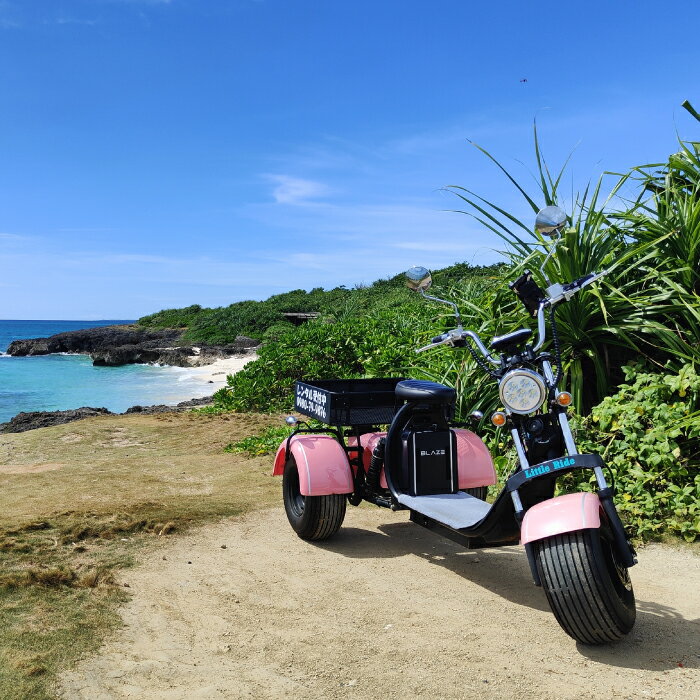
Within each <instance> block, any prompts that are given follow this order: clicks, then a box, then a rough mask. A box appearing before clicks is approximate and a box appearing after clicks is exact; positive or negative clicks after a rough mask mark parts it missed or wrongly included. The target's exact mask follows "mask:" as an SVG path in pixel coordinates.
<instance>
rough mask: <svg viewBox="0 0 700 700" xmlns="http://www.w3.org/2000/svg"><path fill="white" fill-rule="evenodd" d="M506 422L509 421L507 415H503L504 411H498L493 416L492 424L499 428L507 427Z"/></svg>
mask: <svg viewBox="0 0 700 700" xmlns="http://www.w3.org/2000/svg"><path fill="white" fill-rule="evenodd" d="M506 420H507V418H506V414H505V413H503V411H496V413H494V414H493V415H492V416H491V422H492V423H493V424H494V425H495V426H496V427H497V428H500V427H501V426H503V425H505V424H506Z"/></svg>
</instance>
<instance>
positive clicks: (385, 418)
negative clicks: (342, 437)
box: [294, 378, 402, 426]
mask: <svg viewBox="0 0 700 700" xmlns="http://www.w3.org/2000/svg"><path fill="white" fill-rule="evenodd" d="M400 381H402V379H401V378H393V379H318V380H316V379H312V380H309V381H307V382H297V383H296V386H295V389H294V408H295V409H296V410H297V411H298V412H299V413H303V414H304V415H305V416H309V417H310V418H316V419H317V420H320V421H321V422H323V423H327V424H328V425H347V426H350V425H376V424H381V423H391V420H392V419H393V417H394V414H395V413H396V411H397V409H398V405H397V402H396V396H395V394H394V390H395V389H396V385H397V384H398V383H399V382H400Z"/></svg>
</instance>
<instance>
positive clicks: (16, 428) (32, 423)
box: [0, 396, 214, 433]
mask: <svg viewBox="0 0 700 700" xmlns="http://www.w3.org/2000/svg"><path fill="white" fill-rule="evenodd" d="M213 398H214V397H213V396H204V397H202V398H199V399H189V400H187V401H181V402H180V403H179V404H177V405H175V406H166V405H165V404H157V405H155V406H132V407H131V408H127V409H126V411H124V413H114V412H113V411H110V410H109V409H107V408H93V407H92V406H81V407H80V408H73V409H69V410H67V411H28V412H25V411H22V412H21V413H18V414H17V415H16V416H14V417H13V418H11V419H10V420H9V421H8V422H7V423H0V433H24V432H26V431H27V430H37V429H38V428H49V427H51V426H52V425H63V424H64V423H72V422H73V421H76V420H82V419H83V418H93V417H95V416H126V415H129V414H132V413H138V414H140V415H150V414H153V413H173V412H179V411H187V410H189V409H190V408H196V407H197V406H207V405H209V404H210V403H211V402H212V400H213Z"/></svg>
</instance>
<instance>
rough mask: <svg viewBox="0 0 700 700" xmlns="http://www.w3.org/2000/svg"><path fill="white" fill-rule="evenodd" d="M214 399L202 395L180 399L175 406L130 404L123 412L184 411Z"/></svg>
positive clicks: (148, 413)
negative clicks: (184, 399)
mask: <svg viewBox="0 0 700 700" xmlns="http://www.w3.org/2000/svg"><path fill="white" fill-rule="evenodd" d="M213 400H214V397H213V396H203V397H202V398H199V399H189V400H188V401H180V403H179V404H177V406H166V405H165V404H158V405H156V406H132V407H131V408H127V409H126V411H124V413H125V414H130V413H140V414H141V415H151V414H153V413H173V412H178V411H185V410H187V409H188V408H196V407H197V406H207V405H209V404H210V403H212V401H213Z"/></svg>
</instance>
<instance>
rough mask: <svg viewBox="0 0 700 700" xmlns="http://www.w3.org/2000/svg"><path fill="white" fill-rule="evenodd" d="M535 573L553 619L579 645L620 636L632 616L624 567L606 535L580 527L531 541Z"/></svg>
mask: <svg viewBox="0 0 700 700" xmlns="http://www.w3.org/2000/svg"><path fill="white" fill-rule="evenodd" d="M534 549H535V557H536V561H537V571H538V572H539V575H540V579H541V581H542V587H543V588H544V590H545V593H546V594H547V600H548V601H549V605H550V607H551V608H552V612H553V613H554V617H556V618H557V622H558V623H559V624H560V625H561V626H562V628H563V629H564V631H565V632H566V633H567V634H568V635H569V636H570V637H573V638H574V639H575V640H576V641H577V642H581V644H606V643H608V642H616V641H618V640H619V639H622V637H624V636H625V635H626V634H627V633H628V632H629V631H630V630H631V629H632V627H633V626H634V621H635V618H636V616H637V611H636V608H635V601H634V591H633V590H632V582H631V581H630V577H629V573H628V572H627V568H626V567H625V566H623V565H622V564H620V563H619V562H618V561H617V559H618V557H617V554H616V553H615V546H614V544H613V540H612V536H611V534H610V533H609V532H608V531H607V530H606V529H603V530H579V531H577V532H569V533H566V534H563V535H555V536H554V537H550V538H548V539H546V540H542V541H539V542H535V543H534Z"/></svg>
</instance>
